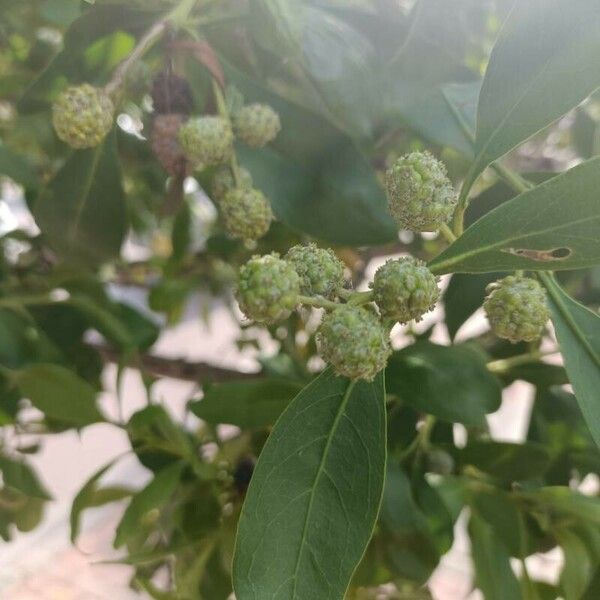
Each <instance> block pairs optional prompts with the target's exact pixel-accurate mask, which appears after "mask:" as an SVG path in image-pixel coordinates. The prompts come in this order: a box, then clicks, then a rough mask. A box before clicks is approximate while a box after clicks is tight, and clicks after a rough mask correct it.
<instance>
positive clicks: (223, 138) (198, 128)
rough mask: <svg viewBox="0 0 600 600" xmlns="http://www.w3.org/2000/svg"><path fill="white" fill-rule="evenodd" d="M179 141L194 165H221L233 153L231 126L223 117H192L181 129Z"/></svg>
mask: <svg viewBox="0 0 600 600" xmlns="http://www.w3.org/2000/svg"><path fill="white" fill-rule="evenodd" d="M179 143H180V144H181V148H182V149H183V153H184V154H185V156H186V158H187V159H188V160H189V161H190V162H191V163H192V164H194V165H202V166H209V165H220V164H222V163H224V162H227V161H228V160H229V159H230V158H231V156H232V154H233V133H232V131H231V126H230V125H229V123H228V122H227V120H226V119H223V118H222V117H215V116H207V117H198V118H196V119H190V120H189V121H188V122H187V123H186V124H185V125H183V126H182V127H181V129H180V130H179Z"/></svg>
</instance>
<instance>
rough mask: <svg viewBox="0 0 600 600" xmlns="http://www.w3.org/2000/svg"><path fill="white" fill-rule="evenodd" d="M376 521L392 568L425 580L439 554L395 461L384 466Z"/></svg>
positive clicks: (399, 572)
mask: <svg viewBox="0 0 600 600" xmlns="http://www.w3.org/2000/svg"><path fill="white" fill-rule="evenodd" d="M380 523H381V532H380V535H381V537H382V539H383V552H384V556H385V558H386V562H387V563H388V564H389V565H390V567H391V568H392V569H393V572H394V573H395V574H396V575H397V576H399V577H405V578H407V579H410V580H411V581H415V582H417V583H424V582H425V581H427V579H428V578H429V576H430V575H431V573H432V572H433V570H434V569H435V568H436V566H437V565H438V563H439V560H440V556H441V554H440V551H439V549H438V547H437V545H436V540H435V538H434V535H433V532H432V530H431V527H430V525H429V523H428V521H427V515H426V514H425V513H424V512H423V511H422V510H421V509H420V508H419V506H418V505H417V503H416V502H415V498H414V496H413V491H412V489H411V483H410V480H409V479H408V477H407V476H406V474H405V473H404V471H403V470H402V469H401V468H400V467H399V466H396V465H389V466H388V469H387V474H386V481H385V491H384V494H383V502H382V504H381V515H380Z"/></svg>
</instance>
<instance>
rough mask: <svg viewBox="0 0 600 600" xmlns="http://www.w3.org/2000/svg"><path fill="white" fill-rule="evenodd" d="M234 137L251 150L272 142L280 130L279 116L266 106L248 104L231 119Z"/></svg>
mask: <svg viewBox="0 0 600 600" xmlns="http://www.w3.org/2000/svg"><path fill="white" fill-rule="evenodd" d="M233 130H234V131H235V135H236V137H238V138H239V139H240V140H242V142H244V143H245V144H248V146H251V147H252V148H261V147H262V146H266V145H267V144H268V143H269V142H272V141H273V140H274V139H275V138H276V137H277V134H278V133H279V131H280V130H281V121H280V120H279V115H278V114H277V113H276V112H275V111H274V110H273V109H272V108H271V107H270V106H268V105H267V104H248V105H246V106H244V107H243V108H241V109H240V110H239V111H238V112H237V113H235V115H234V117H233Z"/></svg>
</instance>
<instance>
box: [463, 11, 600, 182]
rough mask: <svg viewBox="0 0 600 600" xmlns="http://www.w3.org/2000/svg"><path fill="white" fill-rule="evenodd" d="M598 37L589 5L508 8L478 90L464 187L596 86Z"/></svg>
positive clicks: (599, 16) (598, 23)
mask: <svg viewBox="0 0 600 600" xmlns="http://www.w3.org/2000/svg"><path fill="white" fill-rule="evenodd" d="M599 30H600V10H599V9H598V5H597V4H596V3H595V2H589V0H570V1H569V2H568V3H565V2H564V1H563V0H527V1H526V2H522V1H518V2H515V5H514V9H513V11H512V12H511V14H510V16H509V17H508V19H507V20H506V22H505V24H504V27H503V29H502V31H501V33H500V36H499V38H498V41H497V42H496V45H495V46H494V49H493V51H492V55H491V57H490V61H489V65H488V68H487V72H486V74H485V79H484V82H483V87H482V89H481V95H480V97H479V107H478V116H477V138H476V148H475V153H476V159H475V162H474V163H473V166H472V169H471V172H470V177H469V180H468V181H467V184H468V183H470V182H471V181H473V180H474V179H475V178H476V177H477V176H478V175H479V174H480V173H481V172H482V171H483V169H484V168H485V167H486V166H487V165H489V164H490V163H491V162H493V161H494V160H496V159H498V158H500V157H501V156H503V155H504V154H506V153H507V152H509V151H510V150H512V149H513V148H514V147H515V146H517V145H518V144H520V143H521V142H523V141H525V140H526V139H528V138H529V137H531V136H532V135H534V134H535V133H537V132H538V131H540V130H541V129H543V128H544V127H545V126H546V125H549V124H550V123H552V122H553V121H554V120H556V119H557V118H558V117H560V116H561V115H563V114H565V113H566V112H567V111H569V110H570V109H571V108H573V107H575V106H577V104H579V103H580V102H581V101H582V100H584V99H585V98H586V97H587V96H588V95H589V94H591V93H592V92H593V91H594V90H595V89H596V88H597V87H598V86H600V63H599V62H598V60H597V56H598V55H599V54H600V36H598V31H599Z"/></svg>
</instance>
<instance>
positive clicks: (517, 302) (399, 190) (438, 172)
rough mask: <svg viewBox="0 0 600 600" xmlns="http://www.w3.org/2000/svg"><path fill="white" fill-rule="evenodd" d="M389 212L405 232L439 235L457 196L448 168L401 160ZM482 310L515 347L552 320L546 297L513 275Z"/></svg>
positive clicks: (421, 159)
mask: <svg viewBox="0 0 600 600" xmlns="http://www.w3.org/2000/svg"><path fill="white" fill-rule="evenodd" d="M385 187H386V192H387V197H388V204H389V208H390V212H391V214H392V216H393V217H394V220H395V221H396V223H397V224H398V227H399V228H401V229H408V230H410V231H437V230H438V229H439V228H440V227H442V226H444V225H445V224H447V223H448V222H449V221H450V219H451V218H452V215H453V213H454V210H455V208H456V203H457V196H456V192H455V190H454V188H453V186H452V183H451V181H450V180H449V179H448V176H447V172H446V167H445V166H444V164H443V163H441V162H440V161H439V160H437V159H436V158H434V156H433V155H432V154H431V153H429V152H413V153H411V154H408V155H406V156H403V157H401V158H399V159H398V160H397V161H396V162H395V164H394V165H392V167H391V168H390V169H388V170H387V172H386V175H385ZM487 292H488V296H487V298H486V299H485V301H484V303H483V308H484V311H485V313H486V316H487V318H488V321H489V323H490V327H491V329H492V331H493V332H494V333H495V334H496V335H498V336H499V337H501V338H504V339H507V340H510V341H511V342H514V343H516V342H521V341H526V342H531V341H534V340H536V339H538V338H539V337H540V336H541V335H542V333H543V330H544V326H545V325H546V323H547V321H548V319H549V318H550V315H549V311H548V307H547V305H546V293H545V291H544V289H543V288H542V286H541V285H540V284H539V283H538V282H537V281H536V280H535V279H532V278H530V277H525V276H523V275H510V276H508V277H505V278H504V279H502V280H500V281H496V282H495V283H493V284H491V285H490V286H489V287H488V289H487Z"/></svg>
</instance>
